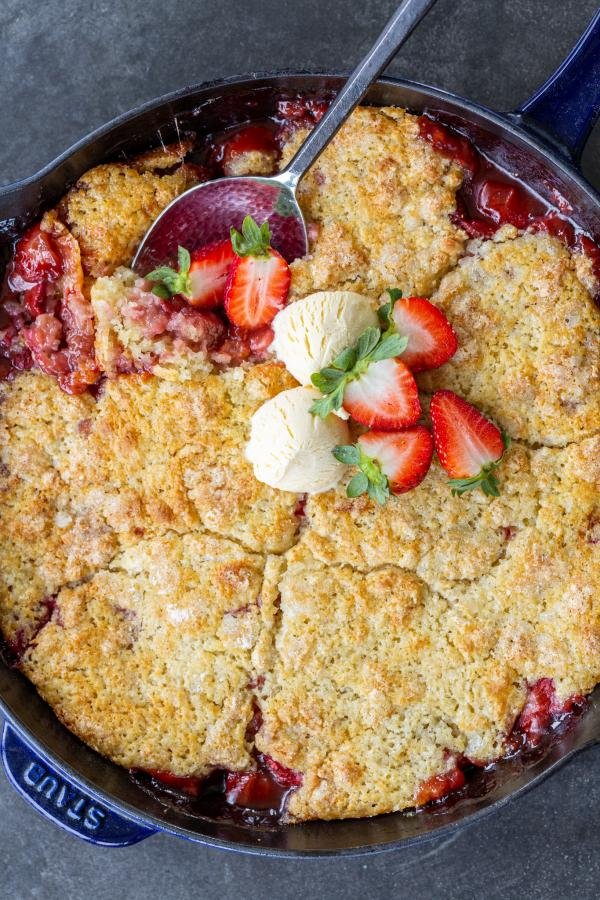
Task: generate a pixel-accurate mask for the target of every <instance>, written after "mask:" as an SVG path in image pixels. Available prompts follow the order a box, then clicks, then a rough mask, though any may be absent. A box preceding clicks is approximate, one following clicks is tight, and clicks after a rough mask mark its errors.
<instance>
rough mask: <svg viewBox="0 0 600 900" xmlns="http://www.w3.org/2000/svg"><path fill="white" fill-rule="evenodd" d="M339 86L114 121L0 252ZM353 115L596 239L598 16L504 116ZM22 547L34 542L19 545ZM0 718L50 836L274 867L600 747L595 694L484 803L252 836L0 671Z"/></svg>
mask: <svg viewBox="0 0 600 900" xmlns="http://www.w3.org/2000/svg"><path fill="white" fill-rule="evenodd" d="M342 82H343V78H342V76H340V75H332V74H314V73H311V74H306V73H298V72H283V73H272V74H264V75H262V74H261V75H250V76H242V77H235V78H228V79H225V80H222V81H214V82H210V83H207V84H201V85H198V86H192V87H187V88H184V89H183V90H180V91H177V92H175V93H173V94H169V95H167V96H165V97H161V98H159V99H158V100H154V101H152V102H150V103H147V104H145V105H144V106H141V107H140V108H139V109H136V110H134V111H132V112H129V113H126V114H124V115H122V116H119V117H118V118H116V119H114V120H113V121H112V122H110V123H108V124H107V125H105V126H104V127H103V128H100V129H98V130H97V131H94V132H93V133H92V134H90V135H89V136H88V137H86V138H84V139H83V140H81V141H79V142H78V143H77V144H75V146H74V147H72V148H71V149H70V150H68V151H67V152H66V153H63V154H62V156H60V157H59V158H58V159H56V160H55V161H54V162H53V163H51V164H50V165H48V166H46V168H44V169H43V170H42V171H41V172H39V173H38V174H37V175H34V176H33V177H31V178H27V179H25V180H24V181H21V182H18V183H16V184H12V185H9V186H8V187H6V188H4V189H3V190H2V191H1V192H0V250H1V249H2V247H1V245H4V247H5V250H6V251H8V247H9V245H10V241H11V240H12V238H13V237H14V236H15V235H16V234H18V232H19V231H20V230H21V229H22V228H23V227H24V226H25V225H27V224H28V223H29V222H30V221H32V220H33V219H34V218H36V217H37V216H38V215H39V213H40V211H41V210H42V209H44V208H45V207H48V206H50V205H51V204H53V203H55V202H56V201H57V200H58V198H59V197H60V196H61V195H62V194H63V193H64V192H65V190H66V189H67V188H68V187H69V185H70V184H72V183H73V182H74V181H75V180H76V179H77V178H78V177H79V176H80V175H81V174H82V173H83V172H84V171H85V170H86V169H89V168H90V167H91V166H95V165H97V164H98V163H101V162H105V161H108V160H118V159H120V158H125V157H127V156H129V155H131V154H134V153H136V152H138V151H141V150H145V149H148V147H149V146H153V145H156V144H159V143H160V142H161V141H163V142H164V143H169V142H170V141H172V140H173V139H175V138H176V137H177V136H178V134H182V133H187V132H193V133H195V134H197V136H198V137H199V138H200V139H202V137H203V136H206V135H207V134H211V133H214V132H218V131H221V130H222V129H224V128H228V127H230V126H232V125H235V124H237V123H241V122H244V121H247V120H249V119H261V118H264V117H265V116H268V115H271V114H273V113H274V111H275V103H276V100H277V97H278V96H280V95H281V94H282V93H284V94H287V93H291V94H295V93H297V92H302V93H307V94H309V95H310V94H313V95H319V94H322V93H323V92H324V91H332V90H334V91H335V90H337V89H338V88H339V87H340V86H341V84H342ZM367 102H368V103H371V104H374V105H383V104H386V105H387V104H391V105H397V106H403V107H407V108H408V109H410V110H412V111H414V112H421V111H423V110H428V111H431V112H434V113H435V114H437V115H438V116H439V117H440V119H441V120H442V121H445V122H447V123H449V124H453V125H455V126H457V127H458V128H460V129H461V130H462V131H463V132H465V133H466V134H468V135H469V136H470V137H472V138H473V140H474V141H475V142H476V143H477V145H478V146H479V147H480V148H481V149H482V150H484V152H485V153H487V154H488V156H489V157H490V158H492V159H493V160H494V161H496V162H497V163H498V164H500V165H501V166H503V167H504V168H505V169H507V170H508V171H510V172H513V173H517V174H518V175H519V176H520V177H521V178H522V179H523V181H524V182H526V183H527V184H529V185H530V186H531V187H533V189H534V190H536V191H537V192H538V193H539V194H540V195H541V196H542V197H544V198H547V199H548V200H552V191H553V190H558V191H559V192H560V194H562V196H563V197H564V198H565V200H566V201H567V202H568V203H570V205H571V206H572V208H573V219H574V220H575V221H576V222H577V223H578V224H579V225H581V226H582V227H583V228H585V229H586V230H587V231H589V232H590V233H591V234H592V235H594V236H595V237H596V238H600V197H599V196H598V194H597V193H596V192H595V191H594V190H593V189H592V188H591V187H590V185H589V184H587V182H586V181H585V180H584V178H583V177H582V175H581V173H580V171H579V168H578V163H579V159H580V157H581V151H582V149H583V145H584V143H585V140H586V138H587V136H588V134H589V131H590V129H591V127H592V125H593V124H594V122H595V121H596V118H597V116H598V113H599V111H600V12H599V13H597V14H596V16H595V17H594V19H593V20H592V22H591V23H590V25H589V27H588V29H587V31H586V32H585V34H584V35H583V36H582V38H581V39H580V41H579V42H578V44H577V46H576V47H575V48H574V50H573V51H572V53H571V54H570V56H569V57H568V58H567V59H566V60H565V62H564V63H563V64H562V65H561V66H560V68H559V69H558V71H557V72H556V73H555V74H554V75H553V76H552V77H551V78H550V79H549V80H548V81H547V82H546V83H545V84H544V85H543V87H542V88H540V89H539V90H538V91H537V92H536V93H535V94H534V96H533V97H531V99H529V100H528V101H527V102H526V103H524V104H523V106H522V107H520V108H519V109H518V110H517V111H516V112H514V113H511V114H508V115H498V114H497V113H495V112H492V111H491V110H489V109H486V108H485V107H482V106H478V105H477V104H474V103H471V102H469V101H468V100H464V99H462V98H461V97H457V96H455V95H453V94H449V93H446V92H444V91H440V90H437V89H435V88H431V87H426V86H424V85H421V84H415V83H413V82H408V81H399V80H396V79H392V78H382V79H381V80H380V81H379V82H378V83H377V84H376V85H374V87H373V88H372V90H371V91H370V93H369V95H368V98H367ZM32 537H33V539H34V536H32ZM0 708H1V710H2V711H3V713H4V716H5V719H6V722H5V726H4V734H3V740H2V747H1V752H2V760H3V763H4V767H5V770H6V774H7V775H8V778H9V779H10V781H11V782H12V784H13V785H14V787H15V788H16V790H17V791H18V792H19V793H20V794H21V795H22V796H23V797H25V798H26V799H27V800H28V801H29V802H30V803H32V804H33V805H34V806H35V807H36V808H37V809H38V810H39V811H40V812H41V813H42V814H43V815H44V816H46V817H47V818H49V819H52V820H53V821H54V822H56V823H57V824H58V825H60V826H61V827H62V828H64V829H66V830H68V831H70V832H72V833H73V834H76V835H78V836H79V837H81V838H83V839H85V840H87V841H91V842H92V843H96V844H101V845H104V846H113V847H117V846H124V845H127V844H133V843H135V842H137V841H140V840H143V839H144V838H146V837H149V836H150V835H152V834H154V833H156V832H168V833H171V834H174V835H178V836H179V837H184V838H187V839H188V840H191V841H196V842H198V843H202V844H207V845H211V846H215V847H221V848H223V849H227V850H238V851H244V852H247V853H258V854H264V855H278V856H288V857H300V856H317V855H344V854H358V853H368V852H374V851H381V850H385V849H393V848H399V847H404V846H407V845H409V844H415V843H418V842H423V841H426V840H427V839H428V838H430V837H431V836H432V835H440V836H441V835H442V834H447V833H448V832H449V831H451V830H453V829H456V828H459V827H464V826H466V825H468V824H472V823H474V822H477V821H478V820H479V819H480V818H481V817H482V816H484V815H486V814H488V813H491V812H493V811H494V810H496V809H499V808H500V807H502V806H503V805H504V804H505V803H507V802H508V801H509V800H510V799H512V798H514V797H517V796H519V795H520V794H522V793H524V792H525V791H526V790H528V789H529V788H531V787H533V786H534V785H536V784H538V783H539V782H540V781H541V780H542V779H543V778H544V777H546V776H547V775H549V774H550V773H551V772H553V771H555V769H557V768H558V766H560V765H561V764H563V763H564V762H566V760H568V759H570V758H571V757H572V756H573V755H574V754H575V753H577V752H579V751H581V750H583V749H584V748H586V747H589V746H591V745H593V744H595V743H597V742H599V741H600V689H598V690H597V691H596V692H595V693H594V695H592V698H591V704H590V707H589V710H588V711H587V713H585V715H584V716H583V717H582V718H581V719H580V720H579V721H578V722H577V724H576V726H575V727H574V728H572V729H571V730H570V731H568V732H567V733H566V734H565V735H563V736H562V737H561V738H560V739H559V740H558V741H557V742H556V743H554V744H553V746H552V747H551V749H550V751H549V752H548V753H547V754H546V755H544V756H543V757H542V758H537V759H533V760H529V762H526V763H522V762H519V761H517V760H515V761H513V762H512V763H510V762H509V763H508V764H503V765H501V766H500V767H498V768H497V769H496V770H495V771H494V772H493V773H491V774H490V775H489V776H488V777H487V778H486V782H485V785H484V787H485V790H481V791H480V792H479V793H480V795H479V796H476V795H475V794H477V792H475V794H472V795H471V796H469V797H467V798H464V799H463V800H460V801H458V802H457V803H455V804H454V805H451V806H448V807H444V808H441V809H439V810H432V811H426V812H422V813H419V814H416V815H410V814H408V815H407V814H401V813H396V814H391V815H386V816H378V817H376V818H373V819H359V820H351V821H338V822H310V823H306V824H300V825H292V826H282V827H280V828H276V829H265V828H256V827H250V826H244V825H239V824H235V823H232V822H223V821H217V820H211V819H209V818H198V817H194V816H191V815H190V814H189V813H188V812H186V810H185V809H184V808H183V807H181V808H178V807H177V806H168V807H167V806H165V805H163V804H161V803H160V802H159V800H157V799H155V798H154V797H152V796H150V795H149V794H147V793H145V792H144V791H143V790H142V789H141V788H139V787H138V786H137V785H136V784H134V783H133V782H132V781H131V780H130V778H129V776H128V774H127V772H126V771H125V770H124V769H121V768H120V767H118V766H116V765H114V764H113V763H111V762H109V761H108V760H106V759H104V758H103V757H101V756H99V755H98V754H96V753H95V752H94V751H92V750H91V749H90V748H89V747H87V746H85V745H84V744H83V743H82V742H81V741H79V740H78V739H77V738H76V737H74V736H73V735H72V734H71V733H70V732H69V731H68V730H67V729H66V728H65V727H63V726H62V725H61V724H60V723H59V722H58V720H57V719H56V718H55V716H54V714H53V713H52V711H51V710H50V708H49V707H48V706H47V705H46V704H45V703H44V702H43V701H42V700H41V699H40V697H39V696H38V694H37V693H36V691H35V689H34V688H33V687H32V685H31V684H30V683H29V682H28V681H27V680H26V679H25V678H23V677H22V676H21V675H20V674H19V673H18V672H16V671H14V670H11V669H9V668H8V667H6V666H4V665H3V664H1V663H0Z"/></svg>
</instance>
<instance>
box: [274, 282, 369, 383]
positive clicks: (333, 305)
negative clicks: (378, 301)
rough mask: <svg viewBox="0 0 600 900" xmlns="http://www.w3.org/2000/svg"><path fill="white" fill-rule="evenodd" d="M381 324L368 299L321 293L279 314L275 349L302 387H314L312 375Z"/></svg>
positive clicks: (275, 331)
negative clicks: (311, 380) (367, 330)
mask: <svg viewBox="0 0 600 900" xmlns="http://www.w3.org/2000/svg"><path fill="white" fill-rule="evenodd" d="M377 324H378V321H377V313H376V312H375V310H374V309H373V306H372V305H371V301H370V300H368V299H367V297H363V296H362V295H361V294H355V293H354V292H353V291H319V293H317V294H310V295H309V296H308V297H304V299H303V300H297V301H296V302H295V303H290V305H289V306H286V307H285V308H284V309H282V310H281V312H278V313H277V315H276V316H275V319H274V320H273V325H272V327H273V332H274V333H275V338H274V340H273V343H272V344H271V350H272V351H273V352H274V353H275V355H276V356H277V358H278V359H280V360H281V362H282V363H283V364H284V365H285V367H286V369H287V370H288V372H290V373H291V374H292V375H293V376H294V378H295V379H296V380H297V381H299V382H300V384H310V383H311V382H310V376H311V375H313V374H314V373H315V372H318V371H319V370H320V369H323V368H324V367H325V366H328V365H329V363H331V362H332V361H333V360H334V359H335V357H336V356H337V355H338V354H339V353H341V352H342V350H345V349H346V347H350V346H351V345H353V344H355V343H356V342H357V340H358V338H359V337H360V335H361V334H362V333H363V331H364V330H365V328H370V327H372V326H375V327H376V326H377Z"/></svg>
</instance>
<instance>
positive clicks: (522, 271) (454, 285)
mask: <svg viewBox="0 0 600 900" xmlns="http://www.w3.org/2000/svg"><path fill="white" fill-rule="evenodd" d="M431 299H432V302H433V303H435V304H436V305H437V306H439V307H440V308H441V309H442V310H443V311H444V313H445V314H446V315H447V316H448V318H449V320H450V321H451V322H452V325H453V327H454V328H455V330H456V333H457V336H458V347H459V349H458V351H457V353H456V355H455V356H454V357H453V358H452V359H451V360H450V362H449V363H447V364H446V365H445V366H443V367H442V368H441V369H439V370H435V371H431V372H426V373H423V374H422V375H421V376H419V381H420V384H421V386H422V387H423V388H424V389H425V390H428V391H431V390H436V389H437V388H441V387H443V388H450V389H451V390H454V391H456V392H457V393H459V394H462V395H463V396H464V397H466V399H467V400H469V401H470V402H471V403H474V404H475V405H476V406H480V407H481V408H482V409H483V410H484V411H485V412H486V413H487V414H488V415H491V416H492V417H493V418H494V419H495V420H496V421H497V422H498V424H499V425H501V426H502V427H503V428H504V429H505V430H506V431H507V432H508V433H509V434H510V435H511V437H512V438H515V439H521V440H525V441H528V442H530V443H532V444H550V445H553V446H562V445H564V444H566V443H568V442H570V441H575V440H579V439H581V438H582V437H585V436H588V435H590V434H593V433H595V432H597V431H598V429H599V428H600V407H599V400H598V397H599V395H600V340H599V336H600V328H599V326H600V316H599V315H598V309H597V308H596V306H595V305H594V302H593V300H592V298H591V296H590V295H589V293H588V291H587V290H586V288H585V287H584V286H583V284H582V283H581V281H579V279H578V277H577V274H576V267H575V260H574V257H573V256H572V255H571V254H570V253H569V251H568V250H567V249H566V247H565V246H564V245H563V244H562V243H561V242H560V241H558V240H557V239H556V238H554V237H551V236H549V235H545V234H520V235H517V234H516V231H515V229H514V228H512V226H509V227H508V228H505V229H502V231H501V232H499V233H498V235H497V236H496V238H495V239H494V240H491V241H483V242H473V243H472V244H471V245H470V246H469V252H468V253H467V255H466V256H465V257H464V259H462V260H461V261H460V263H459V264H458V266H457V267H456V268H455V269H454V270H453V271H452V272H450V273H449V274H448V275H446V277H445V278H444V279H443V280H442V283H441V284H440V287H439V289H438V290H437V291H436V292H435V294H433V296H432V298H431Z"/></svg>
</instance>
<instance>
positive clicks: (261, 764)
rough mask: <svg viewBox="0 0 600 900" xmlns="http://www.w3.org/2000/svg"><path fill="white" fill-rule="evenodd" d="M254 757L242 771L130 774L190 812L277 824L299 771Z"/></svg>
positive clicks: (298, 783)
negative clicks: (197, 775) (194, 774)
mask: <svg viewBox="0 0 600 900" xmlns="http://www.w3.org/2000/svg"><path fill="white" fill-rule="evenodd" d="M253 757H254V759H255V761H256V767H255V768H254V769H249V770H246V771H242V772H230V771H227V770H224V769H215V770H214V771H213V772H211V774H210V775H207V776H205V777H204V778H194V777H185V776H183V777H182V776H177V775H173V774H172V773H170V772H160V771H148V772H144V771H140V770H137V771H134V772H132V777H133V779H134V780H135V781H136V782H137V783H138V784H139V785H140V786H141V787H142V788H144V789H145V790H148V791H149V792H150V793H152V794H153V795H155V796H156V795H158V796H159V797H161V796H162V797H165V795H166V798H168V800H169V801H170V802H172V803H175V804H176V805H177V806H184V807H185V808H186V809H187V810H188V812H190V813H192V814H196V815H199V816H209V817H210V818H213V819H229V820H233V821H238V822H240V823H243V824H246V825H266V826H273V825H277V824H278V823H279V822H280V820H281V817H282V815H283V813H284V812H285V808H286V806H287V803H288V800H289V797H290V795H291V794H292V793H293V792H294V791H295V790H297V789H298V788H299V787H300V786H301V784H302V775H301V774H300V773H299V772H294V771H293V770H292V769H288V768H287V767H286V766H283V765H282V764H281V763H278V762H277V761H276V760H274V759H273V758H272V757H270V756H267V755H266V754H264V753H259V752H258V751H256V750H255V751H254V753H253ZM166 798H165V799H166Z"/></svg>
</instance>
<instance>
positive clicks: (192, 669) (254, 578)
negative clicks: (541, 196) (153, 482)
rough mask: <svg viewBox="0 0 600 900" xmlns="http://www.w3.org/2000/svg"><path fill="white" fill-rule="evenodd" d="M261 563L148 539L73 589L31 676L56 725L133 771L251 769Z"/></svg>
mask: <svg viewBox="0 0 600 900" xmlns="http://www.w3.org/2000/svg"><path fill="white" fill-rule="evenodd" d="M261 578H262V559H261V558H260V557H258V556H256V555H253V554H249V553H246V552H245V551H243V550H241V549H240V548H239V547H238V546H237V545H236V544H232V543H231V542H230V541H226V540H222V539H217V538H213V537H206V536H203V535H193V534H189V535H184V536H181V537H178V536H175V535H166V536H164V537H162V538H157V539H155V540H152V541H141V542H140V543H139V544H138V545H137V546H136V547H133V548H131V549H130V550H127V551H126V552H124V553H122V554H121V555H120V556H118V557H116V558H115V559H114V560H113V561H112V563H111V564H110V566H109V567H108V569H107V570H105V571H103V572H100V573H98V574H97V575H96V576H95V577H94V578H92V579H91V580H90V581H89V582H88V583H86V584H83V585H80V586H78V587H74V588H70V587H66V588H64V589H63V590H62V591H61V592H60V593H59V594H58V597H57V598H56V605H55V608H54V612H53V615H52V618H51V620H50V622H49V623H48V624H47V625H46V627H45V628H44V629H43V630H42V631H41V632H40V634H39V635H38V638H37V640H36V642H35V644H34V645H33V646H32V647H31V648H30V649H29V650H28V651H27V653H26V654H25V657H24V659H23V664H22V669H23V671H24V672H25V674H26V675H27V676H28V677H29V678H30V679H31V680H32V681H33V683H34V684H35V685H36V686H37V688H38V690H39V691H40V693H41V695H42V696H43V697H44V698H45V699H46V700H47V701H48V702H49V703H50V704H51V705H52V706H53V707H54V709H55V711H56V713H57V715H58V716H59V718H60V719H61V720H62V721H63V722H65V723H66V724H68V726H69V728H71V729H72V730H73V731H74V732H75V733H76V734H77V735H79V737H81V738H82V739H83V740H84V741H86V742H87V743H88V744H90V745H91V746H92V747H94V748H95V749H96V750H99V751H100V752H101V753H104V754H105V755H106V756H109V757H110V758H111V759H114V760H115V761H116V762H118V763H120V764H121V765H124V766H128V767H137V766H140V767H151V768H155V769H160V770H164V771H171V772H175V773H182V774H197V775H202V774H206V773H207V772H208V771H209V770H210V769H211V768H212V767H213V766H215V765H217V766H223V767H226V768H231V769H240V768H245V767H247V766H248V765H249V764H250V756H249V745H248V744H247V742H246V740H245V737H244V732H245V728H246V723H247V722H248V721H249V719H250V717H251V715H252V697H251V694H250V692H249V691H248V690H247V684H248V681H249V679H250V671H251V666H250V653H251V650H252V647H253V645H254V642H255V640H256V635H257V631H258V601H259V591H260V586H261Z"/></svg>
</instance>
